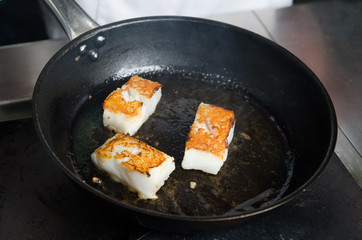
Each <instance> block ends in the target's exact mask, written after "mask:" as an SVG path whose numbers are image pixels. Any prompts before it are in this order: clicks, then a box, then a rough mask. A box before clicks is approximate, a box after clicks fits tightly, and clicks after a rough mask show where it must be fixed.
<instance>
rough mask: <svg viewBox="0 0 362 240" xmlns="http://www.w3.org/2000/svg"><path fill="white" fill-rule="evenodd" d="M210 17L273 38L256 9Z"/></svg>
mask: <svg viewBox="0 0 362 240" xmlns="http://www.w3.org/2000/svg"><path fill="white" fill-rule="evenodd" d="M208 18H209V19H211V20H216V21H220V22H224V23H228V24H232V25H235V26H238V27H241V28H244V29H247V30H250V31H252V32H255V33H257V34H259V35H261V36H263V37H265V38H268V39H270V40H272V38H271V35H270V34H269V33H268V31H267V29H266V28H265V27H264V25H263V23H262V22H261V21H260V20H259V19H258V16H257V15H256V13H255V12H254V11H248V12H243V13H232V14H227V15H215V16H210V17H208Z"/></svg>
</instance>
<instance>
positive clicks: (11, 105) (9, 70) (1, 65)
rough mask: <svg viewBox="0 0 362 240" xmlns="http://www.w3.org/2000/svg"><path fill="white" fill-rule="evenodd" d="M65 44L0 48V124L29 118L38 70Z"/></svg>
mask: <svg viewBox="0 0 362 240" xmlns="http://www.w3.org/2000/svg"><path fill="white" fill-rule="evenodd" d="M66 42H67V40H52V41H51V40H47V41H39V42H30V43H24V44H16V45H10V46H3V47H0V86H1V87H0V122H3V121H9V120H14V119H19V118H27V117H31V113H32V111H31V104H30V102H31V97H32V94H33V88H34V85H35V82H36V80H37V78H38V75H39V74H40V71H41V69H42V68H43V67H44V65H45V64H46V63H47V61H48V60H49V59H50V57H51V56H52V55H53V54H54V53H55V52H56V51H58V50H59V49H60V48H61V47H62V46H63V45H65V43H66Z"/></svg>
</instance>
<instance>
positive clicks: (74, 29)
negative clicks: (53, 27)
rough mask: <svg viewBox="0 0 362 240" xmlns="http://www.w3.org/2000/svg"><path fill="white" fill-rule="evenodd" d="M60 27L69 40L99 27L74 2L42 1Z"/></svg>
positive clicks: (70, 0)
mask: <svg viewBox="0 0 362 240" xmlns="http://www.w3.org/2000/svg"><path fill="white" fill-rule="evenodd" d="M42 1H43V3H44V4H45V5H46V6H47V7H48V8H49V9H50V10H51V11H52V12H53V14H54V16H55V17H56V19H57V20H58V21H59V23H60V24H61V25H62V27H63V29H64V31H65V33H66V34H67V36H68V38H69V40H73V39H74V38H76V37H78V36H79V35H81V34H82V33H85V32H87V31H89V30H91V29H93V28H96V27H99V25H98V23H96V22H95V21H94V20H93V19H92V18H91V17H89V16H88V14H87V13H86V12H85V11H84V10H83V9H82V8H81V7H80V6H79V5H78V3H76V2H75V1H74V0H42Z"/></svg>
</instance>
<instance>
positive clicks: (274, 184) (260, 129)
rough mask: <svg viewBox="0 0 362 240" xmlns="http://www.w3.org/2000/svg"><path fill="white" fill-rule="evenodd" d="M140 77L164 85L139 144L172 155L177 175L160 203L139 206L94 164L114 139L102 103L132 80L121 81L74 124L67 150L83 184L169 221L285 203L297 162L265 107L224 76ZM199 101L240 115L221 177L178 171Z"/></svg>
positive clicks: (105, 88)
mask: <svg viewBox="0 0 362 240" xmlns="http://www.w3.org/2000/svg"><path fill="white" fill-rule="evenodd" d="M140 76H141V77H144V78H147V79H150V80H152V81H157V82H159V83H161V84H162V85H163V88H162V98H161V101H160V103H159V104H158V106H157V109H156V111H155V113H154V114H153V115H152V116H151V117H150V118H149V119H148V120H147V121H146V122H145V123H144V124H143V126H142V127H141V128H140V130H139V131H138V132H137V133H136V134H135V135H134V137H135V138H138V139H140V140H142V141H144V142H146V143H147V144H149V145H151V146H153V147H155V148H157V149H159V150H161V151H163V152H165V153H167V154H168V155H170V156H173V157H174V158H175V163H176V170H175V171H174V172H173V173H172V174H171V175H170V177H169V179H168V180H167V181H166V183H165V185H164V186H163V187H162V188H161V189H160V190H159V191H158V193H157V195H158V199H156V200H140V199H138V198H137V194H136V193H133V192H130V191H129V190H128V189H127V188H126V187H124V186H123V185H122V184H120V183H117V182H114V181H112V180H111V179H110V177H108V176H107V175H106V174H105V173H103V172H101V171H99V170H98V169H97V168H96V167H95V166H94V165H93V164H92V162H91V161H90V155H91V153H92V152H93V151H94V150H95V149H96V148H98V147H99V146H100V145H102V144H103V143H104V142H105V141H106V139H108V138H110V137H111V136H113V134H114V133H112V132H111V131H109V130H107V129H106V128H104V127H103V123H102V114H103V109H102V102H103V100H104V99H105V98H106V96H107V95H108V94H109V93H110V92H111V91H113V90H114V89H116V88H117V87H121V86H122V85H123V83H125V82H126V81H127V80H128V78H120V79H116V80H115V79H113V80H112V81H105V84H104V85H102V86H99V88H97V89H95V91H94V93H93V94H92V95H91V96H90V97H89V100H88V101H87V102H86V103H84V104H83V106H82V108H81V109H80V110H79V113H78V114H77V118H76V119H75V120H74V123H73V133H72V144H71V146H70V151H71V152H72V157H73V160H74V164H75V167H76V168H77V171H78V172H79V175H80V177H81V178H82V179H84V180H85V181H86V182H87V183H88V184H90V185H92V186H94V187H95V188H97V189H99V190H100V191H102V192H104V193H105V194H107V195H109V196H110V197H112V198H115V199H117V200H120V201H122V202H124V203H127V204H130V205H134V206H137V207H141V208H144V209H148V210H152V211H156V212H161V213H165V214H171V215H187V216H221V215H223V216H233V215H239V214H240V213H245V212H250V211H255V210H256V209H258V208H260V207H265V206H268V205H270V204H272V203H274V202H275V201H277V200H278V199H279V198H281V197H282V196H283V193H284V192H285V191H286V190H287V187H288V184H289V181H290V179H291V175H292V171H293V162H294V161H293V160H294V156H293V154H291V153H292V148H291V144H290V143H289V141H288V139H287V136H286V134H285V133H283V132H282V130H281V129H282V128H281V127H280V126H278V124H277V123H276V121H275V119H274V117H273V116H272V115H271V114H270V113H269V112H268V111H267V110H266V109H264V108H263V106H262V104H260V103H258V102H257V101H256V100H254V99H253V97H250V96H249V95H248V94H247V92H246V91H244V90H243V89H242V88H241V87H240V86H238V85H237V84H236V83H234V82H233V81H230V80H225V79H226V78H223V77H222V76H220V75H217V76H214V75H211V74H208V75H205V74H197V73H195V74H192V73H188V74H185V71H178V72H177V71H174V72H169V71H159V72H149V73H142V74H140ZM220 79H221V80H220ZM200 102H204V103H208V104H214V105H217V106H220V107H223V108H226V109H229V110H233V111H234V113H235V119H236V126H235V132H234V138H233V140H232V142H231V145H230V148H229V154H228V158H227V160H226V162H225V164H224V165H223V167H222V168H221V170H220V172H219V173H218V174H217V175H216V176H214V175H210V174H206V173H204V172H201V171H196V170H183V169H182V168H181V161H182V158H183V154H184V149H185V143H186V140H187V135H188V133H189V130H190V126H191V124H192V123H193V121H194V117H195V114H196V110H197V107H198V105H199V103H200ZM94 179H96V180H94ZM190 183H192V184H191V185H192V187H190Z"/></svg>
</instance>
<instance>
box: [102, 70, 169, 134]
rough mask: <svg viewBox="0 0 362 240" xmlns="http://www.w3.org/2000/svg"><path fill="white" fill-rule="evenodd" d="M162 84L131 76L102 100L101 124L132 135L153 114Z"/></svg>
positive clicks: (160, 94) (159, 97)
mask: <svg viewBox="0 0 362 240" xmlns="http://www.w3.org/2000/svg"><path fill="white" fill-rule="evenodd" d="M161 88H162V85H161V84H160V83H158V82H153V81H150V80H147V79H144V78H141V77H139V76H133V77H131V78H130V80H129V81H128V82H127V83H125V84H124V85H123V86H122V88H117V89H116V90H114V91H113V92H111V93H110V94H109V95H108V97H107V98H106V99H105V100H104V102H103V110H104V111H103V125H104V126H105V127H107V128H109V129H111V130H114V131H116V132H122V133H128V134H130V135H131V136H132V135H134V134H135V133H136V132H137V131H138V129H139V128H140V127H141V126H142V124H143V123H144V122H145V121H146V120H147V119H148V117H149V116H151V115H152V114H153V112H154V111H155V109H156V106H157V104H158V102H159V101H160V99H161V96H162V93H161Z"/></svg>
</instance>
